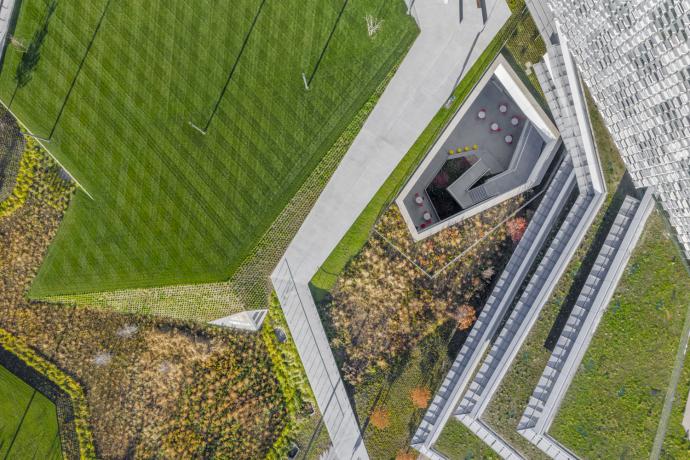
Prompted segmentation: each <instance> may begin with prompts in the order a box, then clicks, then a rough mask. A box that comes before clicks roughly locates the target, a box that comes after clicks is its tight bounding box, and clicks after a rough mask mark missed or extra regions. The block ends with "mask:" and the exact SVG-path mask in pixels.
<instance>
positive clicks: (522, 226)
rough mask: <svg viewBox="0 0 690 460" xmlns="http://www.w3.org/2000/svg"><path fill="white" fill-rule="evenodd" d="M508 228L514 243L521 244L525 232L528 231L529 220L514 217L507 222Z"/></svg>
mask: <svg viewBox="0 0 690 460" xmlns="http://www.w3.org/2000/svg"><path fill="white" fill-rule="evenodd" d="M506 227H507V229H508V235H509V236H510V239H511V240H513V243H519V242H520V240H521V239H522V236H523V235H524V234H525V230H527V219H525V218H524V217H513V218H512V219H510V220H509V221H508V222H506Z"/></svg>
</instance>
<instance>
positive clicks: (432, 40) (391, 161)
mask: <svg viewBox="0 0 690 460" xmlns="http://www.w3.org/2000/svg"><path fill="white" fill-rule="evenodd" d="M408 1H409V0H408ZM462 1H463V2H464V7H463V10H464V11H463V16H464V17H463V21H462V23H460V22H458V19H459V14H460V13H459V1H458V0H453V1H448V2H447V4H446V2H444V0H416V1H414V4H413V7H412V14H413V16H414V17H415V18H416V19H417V21H418V23H419V24H420V28H421V33H420V35H419V37H418V38H417V40H416V41H415V43H414V44H413V46H412V48H411V49H410V51H409V53H408V54H407V56H406V57H405V59H404V61H403V63H402V64H401V65H400V68H399V69H398V71H397V72H396V74H395V76H394V77H393V79H392V80H391V82H390V84H389V85H388V87H387V88H386V90H385V91H384V93H383V95H382V96H381V99H380V100H379V102H378V104H377V105H376V107H375V108H374V110H373V111H372V113H371V115H370V116H369V118H368V119H367V121H366V123H365V124H364V126H363V128H362V130H361V131H360V133H359V135H358V136H357V138H356V139H355V141H354V142H353V144H352V146H351V147H350V149H349V150H348V152H347V154H346V155H345V157H344V158H343V160H342V162H341V163H340V166H339V167H338V170H337V171H336V172H335V174H334V175H333V177H332V178H331V180H330V181H329V183H328V184H327V185H326V188H325V189H324V191H323V192H322V194H321V196H320V198H319V200H318V201H317V202H316V204H315V205H314V208H313V209H312V210H311V212H310V213H309V215H308V216H307V219H306V220H305V221H304V223H303V224H302V227H301V228H300V230H299V232H298V233H297V235H296V236H295V238H294V239H293V240H292V242H291V243H290V246H289V247H288V249H287V251H286V253H285V257H286V258H287V259H288V260H289V261H290V266H291V268H292V270H293V275H294V276H295V280H296V281H304V282H306V281H309V280H310V279H311V278H312V277H313V275H314V274H315V273H316V271H317V269H318V267H319V266H320V264H321V263H322V262H323V261H324V260H325V259H326V258H327V257H328V255H329V254H330V253H331V251H332V250H333V248H335V246H336V245H337V244H338V242H339V241H340V239H341V238H342V237H343V235H345V233H346V232H347V230H348V229H349V228H350V225H351V224H352V222H354V220H355V219H356V218H357V216H359V214H360V213H361V212H362V210H363V209H364V208H365V206H366V205H367V204H368V203H369V201H370V200H371V198H372V197H373V196H374V194H375V193H376V191H377V190H378V189H379V187H380V186H381V185H382V184H383V182H384V181H385V180H386V178H387V177H388V175H389V174H390V173H391V172H392V171H393V169H394V168H395V166H396V165H397V164H398V163H399V162H400V160H401V159H402V157H403V156H404V155H405V154H406V153H407V151H408V150H409V149H410V147H411V146H412V144H413V143H414V142H415V141H416V140H417V138H418V137H419V135H420V134H421V133H422V131H423V130H424V128H426V126H427V125H428V124H429V122H430V121H431V119H432V118H433V116H434V115H435V114H436V113H437V112H438V110H439V109H440V108H441V107H442V106H443V104H444V103H445V102H446V100H447V99H448V97H449V96H450V94H451V92H452V90H453V88H454V87H455V85H456V83H457V82H458V79H459V78H460V72H461V70H462V69H463V68H464V70H465V71H467V70H469V69H470V68H471V66H472V64H473V63H474V61H475V60H476V58H477V57H478V56H479V55H480V54H481V53H482V52H483V51H484V49H485V48H486V46H487V45H488V43H489V42H490V41H491V39H492V38H493V37H494V35H495V34H496V32H498V30H499V29H500V28H501V26H502V25H503V24H504V23H505V21H506V20H507V19H508V17H509V16H510V10H509V9H508V6H507V5H506V4H505V2H504V0H489V1H487V2H486V3H487V10H488V12H489V13H490V16H489V18H488V22H487V24H486V27H485V28H483V29H482V27H483V24H482V19H481V12H480V10H479V9H477V8H476V2H475V0H462ZM384 27H385V26H384ZM480 32H481V33H480ZM477 34H479V36H478V37H477ZM475 38H476V43H475ZM473 44H474V47H473V48H472V47H471V46H472V45H473Z"/></svg>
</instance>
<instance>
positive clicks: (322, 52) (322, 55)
mask: <svg viewBox="0 0 690 460" xmlns="http://www.w3.org/2000/svg"><path fill="white" fill-rule="evenodd" d="M348 3H350V0H345V1H344V2H343V6H342V7H341V8H340V12H339V13H338V17H337V18H336V19H335V22H334V23H333V28H332V29H331V33H330V34H329V35H328V39H327V40H326V44H325V45H324V47H323V49H322V50H321V54H320V55H319V58H318V59H317V60H316V65H315V66H314V70H313V71H312V73H311V75H309V79H308V80H307V86H309V85H311V82H312V81H313V80H314V77H315V76H316V72H317V71H318V70H319V66H320V65H321V61H322V60H323V58H324V56H325V55H326V51H328V46H329V45H330V44H331V39H332V38H333V35H335V31H336V29H337V28H338V24H340V19H341V18H342V17H343V13H344V12H345V8H346V7H347V4H348Z"/></svg>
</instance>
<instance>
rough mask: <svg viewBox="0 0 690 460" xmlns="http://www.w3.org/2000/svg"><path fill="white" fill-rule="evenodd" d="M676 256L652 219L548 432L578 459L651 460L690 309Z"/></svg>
mask: <svg viewBox="0 0 690 460" xmlns="http://www.w3.org/2000/svg"><path fill="white" fill-rule="evenodd" d="M680 257H681V256H680V254H679V253H678V251H677V249H676V247H675V246H674V245H673V243H672V241H671V240H670V238H669V236H668V234H667V233H666V231H665V228H664V224H663V220H662V218H661V215H660V214H659V213H658V212H655V213H654V214H653V215H652V217H650V220H649V222H648V223H647V227H646V228H645V232H644V234H643V238H642V240H641V242H640V244H639V245H638V247H637V248H636V250H635V252H634V253H633V256H632V258H631V260H630V264H629V266H628V269H627V271H626V273H625V275H624V277H623V279H622V281H621V284H620V285H619V286H618V289H617V290H616V294H615V296H614V298H613V300H612V302H611V305H610V306H609V309H608V310H607V311H606V313H605V314H604V317H603V318H602V322H601V325H600V326H599V329H598V330H597V333H596V335H595V336H594V339H593V340H592V343H591V345H590V347H589V349H588V350H587V353H586V354H585V357H584V359H583V365H582V366H581V368H580V370H579V371H578V373H577V374H576V375H575V378H574V380H573V383H572V385H571V387H570V391H569V392H568V393H567V394H566V397H565V399H564V401H563V404H562V407H561V409H560V411H559V413H558V416H557V417H556V420H555V422H554V425H553V428H552V429H551V434H552V435H553V436H554V437H556V439H558V440H559V441H561V442H562V443H564V444H565V445H566V446H568V447H570V448H572V449H573V450H574V451H575V452H576V453H578V454H579V455H581V456H583V457H586V458H613V457H615V458H646V457H648V456H649V452H650V449H651V447H652V441H653V440H654V435H655V434H656V430H657V426H658V424H659V416H660V414H661V407H662V405H663V401H664V395H665V392H666V389H667V386H668V381H669V378H670V376H671V370H672V368H673V363H674V359H675V356H676V349H677V347H678V340H679V337H680V334H681V331H682V328H683V320H684V318H685V312H686V310H687V308H688V305H690V276H689V275H688V273H687V272H686V271H685V268H684V267H683V264H682V261H681V260H680ZM681 391H682V389H681ZM680 396H681V395H679V397H680ZM683 396H684V395H683Z"/></svg>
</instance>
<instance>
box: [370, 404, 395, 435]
mask: <svg viewBox="0 0 690 460" xmlns="http://www.w3.org/2000/svg"><path fill="white" fill-rule="evenodd" d="M390 418H391V414H390V412H388V411H387V410H386V409H384V408H383V407H377V408H376V409H374V412H372V413H371V418H370V420H371V424H372V425H374V427H375V428H378V429H379V430H384V429H386V428H388V427H389V426H390V424H391V420H390Z"/></svg>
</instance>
